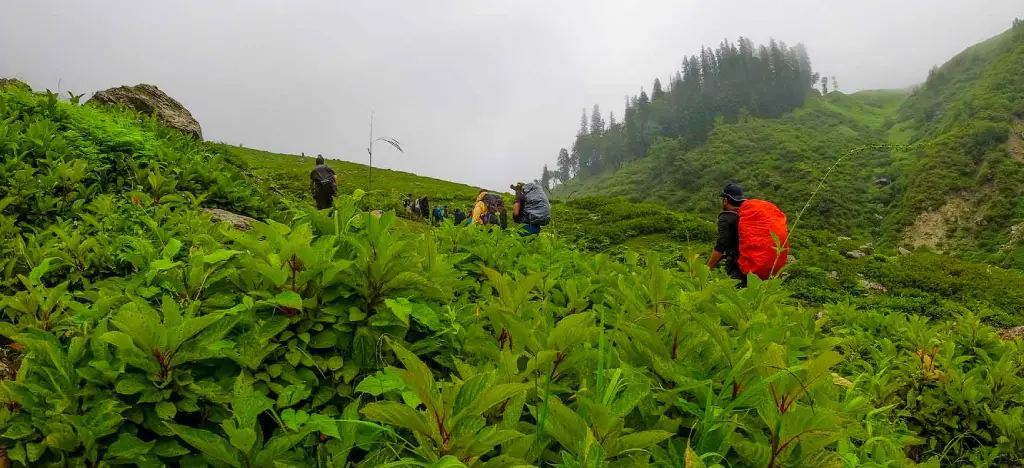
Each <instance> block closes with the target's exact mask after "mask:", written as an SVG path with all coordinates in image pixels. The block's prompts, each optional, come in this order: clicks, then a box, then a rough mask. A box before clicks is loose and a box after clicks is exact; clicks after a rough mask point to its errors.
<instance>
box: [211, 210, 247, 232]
mask: <svg viewBox="0 0 1024 468" xmlns="http://www.w3.org/2000/svg"><path fill="white" fill-rule="evenodd" d="M203 211H205V212H207V213H209V215H210V217H211V218H213V220H214V221H227V222H229V223H231V224H232V225H234V226H235V229H238V230H239V231H248V230H250V229H252V223H255V222H256V220H255V219H253V218H250V217H248V216H243V215H240V214H235V213H232V212H230V211H227V210H222V209H220V208H203Z"/></svg>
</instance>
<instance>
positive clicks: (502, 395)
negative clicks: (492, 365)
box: [465, 383, 533, 414]
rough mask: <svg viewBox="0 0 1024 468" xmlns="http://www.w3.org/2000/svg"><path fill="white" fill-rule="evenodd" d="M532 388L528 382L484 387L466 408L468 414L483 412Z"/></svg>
mask: <svg viewBox="0 0 1024 468" xmlns="http://www.w3.org/2000/svg"><path fill="white" fill-rule="evenodd" d="M531 388H533V384H528V383H510V384H500V385H494V386H491V387H489V388H487V389H485V390H484V391H483V392H482V393H480V395H479V396H478V397H477V398H476V399H475V400H473V403H471V404H470V405H469V406H468V407H467V408H466V410H465V411H466V413H468V414H483V413H484V412H486V411H487V410H489V409H491V407H493V406H495V405H497V404H499V403H501V402H503V401H505V400H507V399H509V398H512V397H514V396H516V395H519V394H521V393H524V392H527V391H529V390H530V389H531Z"/></svg>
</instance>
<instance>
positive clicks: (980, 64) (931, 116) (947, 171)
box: [887, 24, 1024, 267]
mask: <svg viewBox="0 0 1024 468" xmlns="http://www.w3.org/2000/svg"><path fill="white" fill-rule="evenodd" d="M1022 119H1024V25H1020V24H1018V25H1017V26H1015V27H1014V28H1013V29H1012V30H1010V31H1007V32H1006V33H1004V34H1002V35H1000V36H997V37H995V38H993V39H991V40H989V41H986V42H984V43H981V44H978V45H976V46H974V47H971V48H970V49H967V50H966V51H964V52H963V53H961V54H960V55H958V56H956V57H954V58H953V59H952V60H950V61H949V62H948V63H946V64H945V65H943V66H942V67H940V68H938V69H936V70H933V71H932V72H931V73H930V74H929V76H928V80H927V81H926V82H925V84H924V85H923V86H921V87H920V88H919V89H918V90H917V91H916V92H915V93H914V94H913V95H911V96H910V97H909V98H908V99H907V101H906V102H905V103H904V104H903V105H902V106H901V108H900V111H899V116H898V119H897V120H896V123H895V126H894V127H893V129H892V134H893V135H894V139H896V138H897V137H895V135H898V136H899V137H900V138H905V139H906V141H907V142H909V143H912V144H915V145H916V146H917V147H916V149H915V150H914V151H912V152H910V153H909V154H906V155H901V156H900V157H899V158H897V159H896V165H897V166H898V167H899V168H900V172H902V173H903V175H902V176H901V177H900V179H899V181H898V184H899V186H900V188H901V191H902V192H903V195H902V196H901V197H900V199H899V200H898V203H897V204H896V205H895V207H894V210H893V213H892V214H891V216H890V218H889V219H888V220H887V232H888V233H889V234H890V236H891V237H893V238H900V239H901V240H903V241H905V242H908V243H911V244H914V245H924V246H930V247H935V248H940V249H945V250H951V251H967V252H970V251H979V252H984V253H985V254H986V255H978V256H976V258H978V259H979V260H985V261H988V262H991V263H995V264H1001V265H1008V266H1015V267H1024V249H1022V246H1021V232H1020V230H1021V226H1022V221H1024V197H1022V195H1024V153H1022V152H1021V151H1022V150H1021V149H1022V148H1024V146H1022V144H1021V142H1022V141H1024V124H1022Z"/></svg>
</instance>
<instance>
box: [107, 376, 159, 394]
mask: <svg viewBox="0 0 1024 468" xmlns="http://www.w3.org/2000/svg"><path fill="white" fill-rule="evenodd" d="M151 388H153V383H152V382H150V381H149V379H147V378H146V376H144V375H141V374H128V375H126V376H125V377H123V378H122V379H121V380H118V382H117V385H116V386H115V387H114V389H115V390H116V391H117V393H120V394H122V395H134V394H136V393H139V392H141V391H144V390H148V389H151Z"/></svg>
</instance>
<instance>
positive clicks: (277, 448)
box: [253, 429, 311, 466]
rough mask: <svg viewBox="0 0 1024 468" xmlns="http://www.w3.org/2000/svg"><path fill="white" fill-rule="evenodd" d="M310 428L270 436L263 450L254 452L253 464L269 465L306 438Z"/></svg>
mask: <svg viewBox="0 0 1024 468" xmlns="http://www.w3.org/2000/svg"><path fill="white" fill-rule="evenodd" d="M310 432H311V430H309V429H307V430H303V431H301V432H293V433H290V434H282V435H278V436H275V437H273V438H271V439H270V440H269V441H267V444H266V445H264V446H263V450H261V451H260V452H259V453H257V454H256V458H255V459H254V460H253V465H254V466H271V464H272V463H274V462H275V461H276V460H278V459H280V458H282V457H283V455H284V454H285V453H287V452H288V451H289V450H291V449H292V447H295V446H296V445H298V444H299V443H300V442H302V441H303V439H305V438H306V436H307V435H309V433H310Z"/></svg>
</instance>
